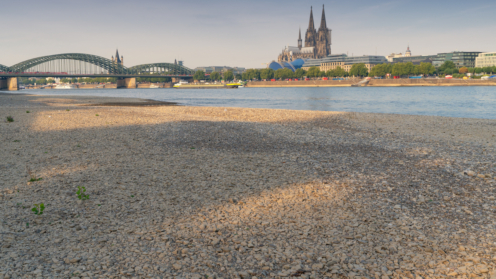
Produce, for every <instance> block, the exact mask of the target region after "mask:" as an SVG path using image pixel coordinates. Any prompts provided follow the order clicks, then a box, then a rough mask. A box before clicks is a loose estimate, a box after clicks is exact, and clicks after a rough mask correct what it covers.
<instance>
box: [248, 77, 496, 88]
mask: <svg viewBox="0 0 496 279" xmlns="http://www.w3.org/2000/svg"><path fill="white" fill-rule="evenodd" d="M362 80H363V79H361V78H350V79H348V80H308V81H305V80H299V81H254V82H248V83H247V84H246V87H349V86H352V85H354V84H357V83H359V82H360V81H362ZM366 86H372V87H401V86H408V87H412V86H496V79H491V80H462V79H371V80H370V82H369V83H368V84H367V85H366Z"/></svg>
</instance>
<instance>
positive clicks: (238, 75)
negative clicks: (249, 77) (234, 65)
mask: <svg viewBox="0 0 496 279" xmlns="http://www.w3.org/2000/svg"><path fill="white" fill-rule="evenodd" d="M234 77H235V78H236V79H237V80H241V79H243V76H242V75H241V74H235V75H234Z"/></svg>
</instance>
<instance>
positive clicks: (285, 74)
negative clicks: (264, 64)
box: [274, 68, 294, 79]
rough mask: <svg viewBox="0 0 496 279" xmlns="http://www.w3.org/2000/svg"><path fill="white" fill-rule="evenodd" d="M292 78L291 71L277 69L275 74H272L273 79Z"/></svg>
mask: <svg viewBox="0 0 496 279" xmlns="http://www.w3.org/2000/svg"><path fill="white" fill-rule="evenodd" d="M293 76H294V73H293V71H291V70H290V69H286V68H285V69H278V70H277V71H276V72H275V73H274V78H276V79H279V78H280V79H287V78H293Z"/></svg>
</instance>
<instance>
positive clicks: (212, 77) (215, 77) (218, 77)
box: [210, 72, 220, 80]
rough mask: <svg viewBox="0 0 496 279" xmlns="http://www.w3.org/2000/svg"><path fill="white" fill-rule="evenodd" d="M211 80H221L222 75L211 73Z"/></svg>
mask: <svg viewBox="0 0 496 279" xmlns="http://www.w3.org/2000/svg"><path fill="white" fill-rule="evenodd" d="M210 79H211V80H220V74H219V73H218V72H212V73H210Z"/></svg>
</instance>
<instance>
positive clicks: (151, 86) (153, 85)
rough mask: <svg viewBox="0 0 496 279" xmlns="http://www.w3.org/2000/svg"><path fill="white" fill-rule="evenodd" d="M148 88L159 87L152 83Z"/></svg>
mask: <svg viewBox="0 0 496 279" xmlns="http://www.w3.org/2000/svg"><path fill="white" fill-rule="evenodd" d="M150 88H160V86H158V85H156V84H153V83H152V84H150Z"/></svg>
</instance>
